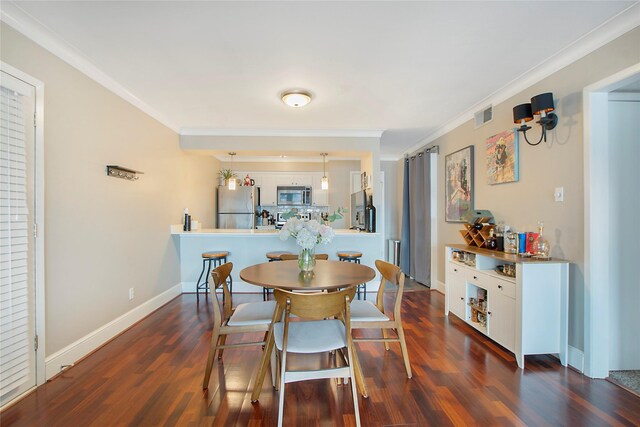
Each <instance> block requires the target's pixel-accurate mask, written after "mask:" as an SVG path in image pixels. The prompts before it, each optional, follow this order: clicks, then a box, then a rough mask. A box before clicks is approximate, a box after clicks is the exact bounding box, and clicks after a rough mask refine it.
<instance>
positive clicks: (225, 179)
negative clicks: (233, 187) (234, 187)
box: [218, 169, 238, 186]
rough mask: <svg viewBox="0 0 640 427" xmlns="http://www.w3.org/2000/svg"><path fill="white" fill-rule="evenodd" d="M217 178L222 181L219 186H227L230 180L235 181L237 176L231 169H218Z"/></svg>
mask: <svg viewBox="0 0 640 427" xmlns="http://www.w3.org/2000/svg"><path fill="white" fill-rule="evenodd" d="M218 176H219V177H220V180H221V181H222V184H221V185H225V186H226V185H228V184H229V180H230V179H236V178H237V177H238V176H237V175H236V174H235V173H233V171H232V170H231V169H220V171H219V172H218Z"/></svg>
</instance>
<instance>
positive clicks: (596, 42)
mask: <svg viewBox="0 0 640 427" xmlns="http://www.w3.org/2000/svg"><path fill="white" fill-rule="evenodd" d="M638 26H640V3H638V2H636V3H634V4H632V5H631V6H629V7H628V8H627V9H625V10H623V11H622V12H620V13H618V14H617V15H616V16H614V17H612V18H611V19H609V20H608V21H606V22H604V23H602V24H601V25H599V26H598V27H596V28H594V29H593V30H591V31H590V32H589V33H587V34H585V35H584V36H582V37H581V38H579V39H578V40H576V41H575V42H573V43H572V44H570V45H569V46H567V47H565V48H564V49H562V50H561V51H560V52H558V53H556V54H555V55H553V56H552V57H550V58H548V59H546V60H544V61H543V62H541V63H540V64H538V65H536V66H534V67H532V68H531V69H529V70H528V71H525V72H524V73H522V74H521V75H520V76H518V77H516V78H515V79H513V80H512V81H510V82H509V83H507V84H505V85H504V86H502V87H501V88H500V89H498V90H496V91H495V92H493V93H492V94H490V95H489V96H487V97H485V98H484V99H481V100H480V101H478V102H476V103H475V104H474V105H472V106H471V107H470V108H468V109H467V110H465V111H464V112H463V113H462V114H460V115H459V116H458V117H456V118H455V119H453V120H451V121H450V122H448V123H446V124H445V125H444V126H442V127H440V128H439V129H438V130H436V131H435V132H433V133H432V134H430V135H429V136H427V137H426V138H424V139H423V140H421V141H419V142H418V143H416V144H415V145H413V146H411V147H410V148H409V149H407V150H405V151H404V152H403V154H400V155H399V158H402V157H403V156H404V154H412V153H414V152H416V151H418V150H420V149H421V148H423V147H424V146H426V145H427V144H429V143H430V142H433V141H435V140H436V139H438V138H440V137H441V136H443V135H446V134H447V133H449V132H451V131H452V130H454V129H455V128H457V127H458V126H460V125H462V124H463V123H466V122H467V121H469V120H472V119H473V117H474V114H475V112H476V111H478V110H480V109H481V108H483V107H486V106H487V105H489V104H491V105H494V106H496V105H498V104H500V103H502V102H504V101H506V100H507V99H509V98H511V97H513V96H515V95H517V94H519V93H520V92H522V91H524V90H526V89H527V88H529V87H531V86H533V85H534V84H536V83H538V82H539V81H541V80H543V79H545V78H547V77H549V76H550V75H552V74H553V73H556V72H558V71H560V70H561V69H563V68H564V67H566V66H568V65H570V64H572V63H573V62H576V61H577V60H579V59H580V58H583V57H585V56H587V55H588V54H590V53H591V52H593V51H595V50H596V49H599V48H600V47H602V46H604V45H606V44H607V43H609V42H611V41H613V40H615V39H617V38H618V37H620V36H622V35H623V34H625V33H627V32H629V31H631V30H633V29H634V28H636V27H638Z"/></svg>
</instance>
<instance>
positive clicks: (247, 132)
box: [180, 128, 383, 138]
mask: <svg viewBox="0 0 640 427" xmlns="http://www.w3.org/2000/svg"><path fill="white" fill-rule="evenodd" d="M382 132H383V131H382V130H348V129H343V130H340V129H335V130H313V129H309V130H304V129H298V130H295V129H215V128H181V129H180V135H182V136H284V137H296V138H299V137H318V138H380V137H381V136H382Z"/></svg>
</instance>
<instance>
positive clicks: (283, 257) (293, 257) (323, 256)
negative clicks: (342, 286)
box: [280, 254, 329, 261]
mask: <svg viewBox="0 0 640 427" xmlns="http://www.w3.org/2000/svg"><path fill="white" fill-rule="evenodd" d="M314 258H315V259H319V260H323V261H326V260H328V259H329V254H315V256H314ZM280 259H281V260H282V261H293V260H296V259H298V255H296V254H282V255H280Z"/></svg>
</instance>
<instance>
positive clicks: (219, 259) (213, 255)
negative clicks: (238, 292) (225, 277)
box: [196, 251, 233, 302]
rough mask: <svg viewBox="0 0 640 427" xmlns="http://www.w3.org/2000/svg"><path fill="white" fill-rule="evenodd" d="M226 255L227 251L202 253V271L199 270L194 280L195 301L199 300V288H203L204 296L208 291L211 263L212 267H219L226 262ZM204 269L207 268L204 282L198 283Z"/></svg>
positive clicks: (230, 282) (231, 283) (230, 285)
mask: <svg viewBox="0 0 640 427" xmlns="http://www.w3.org/2000/svg"><path fill="white" fill-rule="evenodd" d="M228 256H229V252H227V251H209V252H203V253H202V271H201V272H200V277H198V281H197V282H196V301H197V302H200V289H204V291H205V296H206V293H207V292H209V275H210V274H211V263H213V268H216V267H219V266H221V265H222V264H224V263H226V262H227V257H228ZM205 269H206V270H207V275H206V276H205V278H204V282H202V283H200V280H201V279H202V275H203V274H204V270H205ZM229 292H233V280H232V279H231V275H229Z"/></svg>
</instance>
